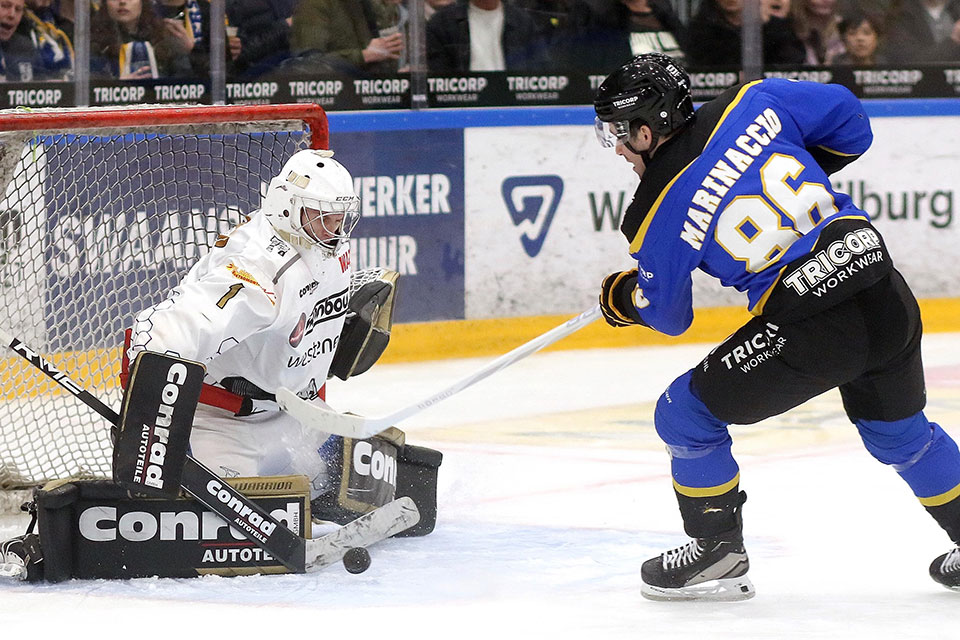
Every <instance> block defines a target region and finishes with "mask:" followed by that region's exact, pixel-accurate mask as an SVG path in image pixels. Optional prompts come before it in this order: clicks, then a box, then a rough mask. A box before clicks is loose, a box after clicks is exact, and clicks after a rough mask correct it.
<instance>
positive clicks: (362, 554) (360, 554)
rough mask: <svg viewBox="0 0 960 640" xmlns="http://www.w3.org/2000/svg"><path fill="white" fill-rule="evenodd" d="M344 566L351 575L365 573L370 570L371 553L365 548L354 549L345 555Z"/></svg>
mask: <svg viewBox="0 0 960 640" xmlns="http://www.w3.org/2000/svg"><path fill="white" fill-rule="evenodd" d="M343 566H344V567H346V569H347V571H349V572H350V573H363V572H364V571H366V570H367V569H369V568H370V552H369V551H367V550H366V549H364V548H363V547H354V548H352V549H350V550H348V551H347V552H346V553H345V554H343Z"/></svg>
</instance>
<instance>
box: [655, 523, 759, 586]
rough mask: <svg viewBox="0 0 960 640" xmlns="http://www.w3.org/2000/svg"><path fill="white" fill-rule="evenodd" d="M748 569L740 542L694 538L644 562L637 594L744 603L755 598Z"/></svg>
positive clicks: (745, 554) (747, 562) (745, 553)
mask: <svg viewBox="0 0 960 640" xmlns="http://www.w3.org/2000/svg"><path fill="white" fill-rule="evenodd" d="M749 568H750V561H749V560H748V558H747V552H746V550H745V549H744V548H743V540H724V539H722V538H694V539H693V540H691V541H690V542H688V543H687V544H685V545H683V546H682V547H677V548H676V549H671V550H669V551H666V552H664V553H663V554H661V555H660V556H658V557H656V558H651V559H650V560H647V561H646V562H644V563H643V566H642V567H641V568H640V577H641V579H642V580H643V586H642V587H641V591H640V592H641V593H642V594H643V596H644V597H645V598H649V599H651V600H746V599H747V598H752V597H753V596H754V595H755V592H754V590H753V584H752V583H751V582H750V579H749V578H748V577H747V570H748V569H749Z"/></svg>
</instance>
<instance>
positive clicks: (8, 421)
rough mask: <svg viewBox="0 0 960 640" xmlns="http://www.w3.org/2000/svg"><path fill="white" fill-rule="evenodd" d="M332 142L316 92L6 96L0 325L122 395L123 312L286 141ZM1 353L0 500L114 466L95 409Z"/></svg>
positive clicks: (262, 181)
mask: <svg viewBox="0 0 960 640" xmlns="http://www.w3.org/2000/svg"><path fill="white" fill-rule="evenodd" d="M327 146H328V137H327V124H326V118H325V115H324V113H323V111H322V109H320V107H318V106H316V105H250V106H246V105H239V106H195V107H154V106H145V107H137V108H132V109H131V108H123V109H111V108H106V109H103V108H101V109H58V110H36V111H19V110H16V111H0V184H2V185H3V187H4V192H3V193H4V199H3V200H2V202H0V326H2V327H3V328H4V329H6V331H7V332H8V333H10V334H12V335H13V336H15V337H16V338H19V339H20V340H21V341H22V342H24V343H25V344H26V345H27V346H28V347H30V348H32V349H34V350H36V351H38V352H40V353H41V354H42V355H43V356H44V357H45V358H47V359H48V360H49V361H51V362H52V363H53V364H54V365H55V366H56V367H57V368H59V369H60V370H62V371H65V372H67V373H68V374H69V375H70V376H71V377H72V378H73V379H74V380H75V381H77V382H79V383H80V385H81V386H82V387H84V388H86V389H88V390H90V391H91V392H93V393H94V394H96V395H98V396H100V397H101V398H102V399H103V400H104V401H105V402H106V403H107V404H108V405H111V406H114V407H117V408H119V404H120V398H121V390H120V388H119V384H118V373H119V366H120V346H121V345H122V341H123V330H124V329H125V328H126V327H129V326H130V324H131V320H132V317H133V316H134V315H135V314H136V313H137V312H138V311H139V310H140V309H142V308H144V307H146V306H149V305H152V304H155V303H156V302H158V301H159V300H161V299H162V298H163V297H164V296H165V295H166V292H167V291H169V289H170V288H172V287H173V286H174V285H175V284H176V283H177V282H178V281H179V280H180V278H181V277H182V276H183V275H184V274H185V273H186V271H187V270H188V269H189V267H190V266H191V265H192V264H193V263H194V262H195V261H196V260H197V259H198V258H200V257H201V256H202V255H204V253H206V252H207V251H208V250H209V248H210V247H211V246H212V245H213V243H214V242H215V240H216V237H217V235H218V234H219V233H222V232H225V231H227V230H228V229H229V228H231V227H232V226H235V225H236V224H237V223H238V222H239V220H240V217H241V215H244V214H247V213H250V212H252V211H253V210H255V209H257V208H258V207H259V204H260V198H261V195H262V191H263V190H264V189H265V186H266V183H268V182H269V180H270V179H271V178H272V177H273V176H275V175H276V174H278V173H279V172H280V169H281V167H282V166H283V163H284V162H285V161H286V160H287V159H288V158H289V157H290V156H291V155H292V154H293V153H294V152H295V151H297V150H299V149H301V148H308V147H312V148H326V147H327ZM3 346H4V347H6V345H3ZM0 367H2V372H0V393H2V398H0V511H2V510H3V506H4V505H3V504H2V503H3V502H4V501H6V502H7V503H8V505H7V506H9V503H10V502H11V501H12V502H15V501H16V498H11V496H12V495H13V494H11V493H10V491H11V490H16V489H25V488H29V487H32V486H36V485H38V484H41V483H43V482H45V481H47V480H50V479H55V478H64V477H70V476H78V477H109V476H110V473H111V468H110V457H111V452H112V447H111V444H110V438H109V428H108V425H106V424H104V421H103V419H102V418H100V417H99V416H98V415H96V414H95V413H94V412H93V411H91V410H90V409H88V408H87V407H86V406H84V405H83V404H82V403H80V402H79V401H78V400H76V399H75V398H74V397H73V396H71V395H70V394H68V393H67V392H65V391H63V390H61V389H60V388H59V387H58V386H57V385H56V384H55V383H53V382H52V381H49V379H48V378H46V377H45V376H44V375H43V374H42V373H40V372H39V371H37V370H36V369H34V368H33V367H31V366H30V365H29V364H27V363H26V362H24V361H22V360H20V359H19V358H17V357H15V356H14V355H13V353H12V352H10V351H9V350H7V349H5V348H4V349H3V350H2V352H0ZM4 496H6V498H4Z"/></svg>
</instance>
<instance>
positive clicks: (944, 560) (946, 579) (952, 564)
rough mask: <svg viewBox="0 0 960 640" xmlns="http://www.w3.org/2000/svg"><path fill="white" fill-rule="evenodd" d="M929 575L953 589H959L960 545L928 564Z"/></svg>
mask: <svg viewBox="0 0 960 640" xmlns="http://www.w3.org/2000/svg"><path fill="white" fill-rule="evenodd" d="M930 577H931V578H933V579H934V580H936V581H937V582H939V583H940V584H942V585H943V586H945V587H946V588H947V589H952V590H953V591H960V547H954V548H953V549H952V550H951V551H949V552H948V553H945V554H943V555H942V556H940V557H938V558H937V559H936V560H934V561H933V562H932V563H931V564H930Z"/></svg>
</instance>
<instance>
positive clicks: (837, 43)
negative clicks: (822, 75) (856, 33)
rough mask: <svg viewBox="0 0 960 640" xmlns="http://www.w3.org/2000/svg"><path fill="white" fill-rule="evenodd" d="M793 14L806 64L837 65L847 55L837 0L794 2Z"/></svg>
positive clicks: (798, 0)
mask: <svg viewBox="0 0 960 640" xmlns="http://www.w3.org/2000/svg"><path fill="white" fill-rule="evenodd" d="M791 15H792V16H793V25H794V29H795V30H796V32H797V37H799V38H800V41H801V42H803V47H804V51H805V54H804V60H803V62H804V63H805V64H810V65H823V64H833V61H834V59H835V58H836V57H837V56H840V55H842V54H843V53H844V51H845V50H846V49H845V47H844V44H843V38H841V37H840V29H839V24H840V14H839V13H837V0H794V4H793V9H792V11H791Z"/></svg>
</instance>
